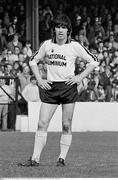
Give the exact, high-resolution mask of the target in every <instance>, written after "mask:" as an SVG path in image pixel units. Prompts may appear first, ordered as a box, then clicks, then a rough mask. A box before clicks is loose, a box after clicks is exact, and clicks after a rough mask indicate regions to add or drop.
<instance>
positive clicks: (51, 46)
mask: <svg viewBox="0 0 118 180" xmlns="http://www.w3.org/2000/svg"><path fill="white" fill-rule="evenodd" d="M71 31H72V29H71V21H70V19H69V18H68V17H67V16H66V15H60V16H58V17H57V18H56V19H55V20H54V24H53V38H52V39H49V40H46V41H44V42H43V43H42V44H41V46H40V48H39V50H38V51H37V52H36V53H35V54H34V55H33V56H32V58H31V60H30V62H29V64H30V67H31V69H32V72H33V74H34V75H35V77H36V79H37V81H38V85H39V86H40V87H41V91H42V93H41V94H42V95H41V100H42V104H41V108H40V116H39V122H38V127H37V131H36V134H35V141H34V151H33V154H32V156H31V158H30V159H29V160H28V161H27V162H26V163H22V164H21V165H22V166H39V165H40V156H41V152H42V150H43V148H44V146H45V144H46V140H47V129H48V126H49V123H50V120H51V118H52V116H53V114H54V112H55V110H56V109H57V106H58V105H59V104H61V105H62V135H61V139H60V154H59V157H58V160H57V166H62V167H63V166H65V159H66V156H67V153H68V150H69V148H70V145H71V141H72V131H71V127H72V117H73V112H74V107H75V102H76V100H77V95H78V92H77V84H79V83H81V81H82V80H83V79H84V78H85V77H86V76H88V75H89V74H90V73H91V72H92V71H93V70H94V68H95V67H97V66H98V61H97V58H96V57H95V56H94V55H93V54H91V53H90V52H89V51H88V50H87V49H85V48H84V47H83V46H82V45H81V44H80V43H78V42H76V41H75V40H72V39H71ZM77 57H81V59H83V60H84V61H86V62H87V63H88V64H87V67H86V69H85V70H84V71H83V72H82V73H81V74H79V75H76V76H75V75H74V71H75V60H76V58H77ZM42 58H46V60H47V61H46V63H47V79H42V78H41V76H40V74H39V71H38V66H37V63H38V62H39V61H40V60H41V59H42Z"/></svg>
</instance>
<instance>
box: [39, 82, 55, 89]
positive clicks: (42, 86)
mask: <svg viewBox="0 0 118 180" xmlns="http://www.w3.org/2000/svg"><path fill="white" fill-rule="evenodd" d="M50 84H52V82H51V81H49V80H46V79H40V81H38V85H39V86H40V87H41V88H42V89H46V90H50V89H51V86H50Z"/></svg>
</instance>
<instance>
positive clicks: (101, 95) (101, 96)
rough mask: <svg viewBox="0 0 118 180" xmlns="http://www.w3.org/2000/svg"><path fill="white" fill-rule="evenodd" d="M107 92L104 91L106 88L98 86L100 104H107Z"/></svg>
mask: <svg viewBox="0 0 118 180" xmlns="http://www.w3.org/2000/svg"><path fill="white" fill-rule="evenodd" d="M105 97H106V95H105V91H104V88H103V86H102V85H100V84H99V85H98V88H97V100H98V102H105Z"/></svg>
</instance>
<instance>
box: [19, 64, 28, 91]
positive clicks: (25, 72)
mask: <svg viewBox="0 0 118 180" xmlns="http://www.w3.org/2000/svg"><path fill="white" fill-rule="evenodd" d="M19 80H20V90H21V92H22V91H23V89H24V88H25V86H26V85H28V84H29V83H30V69H29V67H28V66H27V65H26V66H25V67H23V72H22V73H21V74H20V75H19Z"/></svg>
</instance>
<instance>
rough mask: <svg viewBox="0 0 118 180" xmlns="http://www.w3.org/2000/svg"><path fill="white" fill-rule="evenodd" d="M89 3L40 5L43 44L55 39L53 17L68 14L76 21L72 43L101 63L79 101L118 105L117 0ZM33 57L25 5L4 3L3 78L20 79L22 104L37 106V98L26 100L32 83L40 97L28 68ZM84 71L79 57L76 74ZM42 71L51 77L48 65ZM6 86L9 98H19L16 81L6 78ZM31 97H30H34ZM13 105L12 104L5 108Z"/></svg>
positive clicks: (0, 30)
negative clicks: (17, 96)
mask: <svg viewBox="0 0 118 180" xmlns="http://www.w3.org/2000/svg"><path fill="white" fill-rule="evenodd" d="M49 2H50V3H49ZM87 2H88V1H86V0H84V1H76V0H75V1H74V2H73V1H71V0H69V1H67V0H64V1H53V0H51V1H46V0H45V1H40V3H39V42H40V43H41V42H42V41H44V40H46V39H49V38H51V36H52V31H51V27H52V22H53V18H54V16H55V15H59V14H62V13H65V14H67V15H68V16H69V17H70V19H71V20H72V33H71V35H72V38H74V39H75V40H76V41H78V42H79V43H81V44H82V45H84V46H85V48H87V49H89V50H90V52H92V53H93V54H95V55H96V56H97V57H98V60H99V62H100V65H99V68H96V69H95V70H94V72H93V73H91V75H90V76H89V77H87V78H85V79H84V80H83V82H82V83H81V85H79V86H78V100H77V101H83V102H87V101H99V102H114V101H116V102H118V7H115V3H116V1H113V2H115V3H110V1H109V3H108V2H107V1H105V0H104V3H99V4H98V3H96V2H97V1H96V0H95V1H94V0H93V1H91V3H87ZM53 7H55V8H53ZM32 54H33V50H32V43H31V42H30V41H29V40H26V15H25V4H24V1H23V0H19V1H14V5H13V1H11V0H7V1H6V0H1V1H0V76H1V77H2V76H6V77H8V76H10V77H18V79H19V94H20V95H19V98H18V99H19V102H20V100H21V101H22V99H25V101H26V102H28V101H36V99H35V100H34V99H33V97H34V96H32V99H31V98H29V99H30V100H28V98H27V97H25V95H27V93H26V92H27V91H26V89H27V88H26V89H25V87H26V86H27V85H28V86H29V84H33V85H34V87H33V88H34V89H36V93H40V92H38V91H37V88H36V82H33V83H32V79H33V80H34V77H33V76H32V72H31V69H30V67H29V59H30V57H31V56H32ZM85 66H86V62H83V61H81V59H80V58H77V60H76V63H75V74H79V73H81V72H82V71H83V70H84V69H85ZM38 67H39V71H40V73H41V76H42V78H46V61H41V62H40V63H39V65H38ZM34 81H35V80H34ZM4 84H5V85H7V86H9V87H10V96H11V97H13V98H14V97H15V90H14V89H15V83H14V80H13V79H9V80H6V81H5V80H2V79H1V80H0V87H2V86H3V85H4ZM31 86H32V85H31ZM28 88H29V87H28ZM30 88H31V87H30ZM24 92H25V93H24ZM31 92H33V90H32V91H31ZM24 94H25V95H24ZM0 96H1V94H0ZM29 97H31V96H30V95H29ZM35 97H36V96H35ZM8 101H9V100H8V99H7V100H6V103H7V102H8ZM37 101H40V97H38V98H37ZM0 103H1V102H0ZM22 107H23V106H22ZM1 113H2V110H1ZM0 116H1V114H0Z"/></svg>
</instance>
